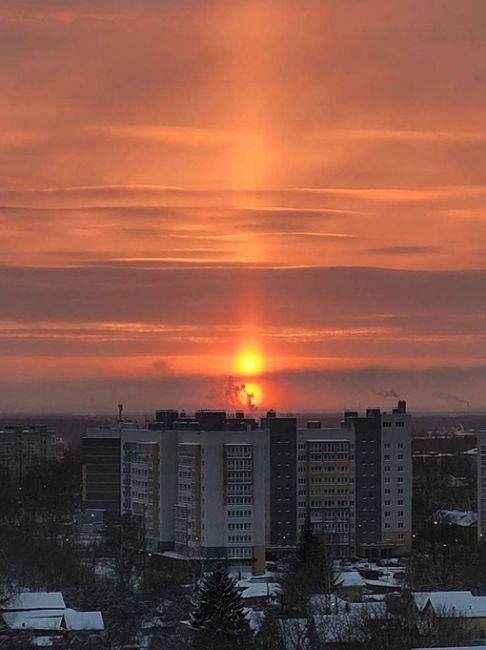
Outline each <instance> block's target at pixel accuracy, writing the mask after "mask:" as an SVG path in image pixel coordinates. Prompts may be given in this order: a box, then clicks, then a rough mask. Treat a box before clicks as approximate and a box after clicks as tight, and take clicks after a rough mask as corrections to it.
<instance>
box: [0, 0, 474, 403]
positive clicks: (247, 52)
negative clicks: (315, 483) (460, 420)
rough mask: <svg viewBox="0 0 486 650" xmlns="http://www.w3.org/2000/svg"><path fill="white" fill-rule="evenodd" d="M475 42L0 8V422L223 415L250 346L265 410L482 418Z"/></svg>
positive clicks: (132, 9)
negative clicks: (17, 413) (379, 409)
mask: <svg viewBox="0 0 486 650" xmlns="http://www.w3.org/2000/svg"><path fill="white" fill-rule="evenodd" d="M485 28H486V3H484V0H462V1H461V2H458V1H457V0H427V2H423V0H408V1H407V2H403V0H360V2H356V1H354V0H328V1H327V0H326V1H323V0H278V1H277V0H273V1H272V0H269V1H268V2H261V1H252V0H241V1H240V0H231V2H228V1H227V0H208V1H207V2H198V1H196V0H184V1H175V0H157V1H155V0H153V1H151V0H139V1H138V2H133V0H130V1H129V0H116V1H115V0H113V1H110V0H106V1H105V2H103V3H100V2H95V1H94V0H93V1H91V0H84V2H83V3H71V2H67V1H66V0H64V1H63V2H58V1H56V0H51V1H50V2H49V3H39V2H35V1H34V0H30V1H27V0H17V1H16V2H3V3H0V92H1V97H2V101H1V103H0V225H1V231H0V232H1V236H2V239H1V241H2V246H1V248H0V304H1V306H2V313H1V314H0V360H1V361H2V365H3V367H4V368H5V369H6V370H7V372H6V373H5V377H4V379H2V386H1V389H2V393H1V395H2V396H1V397H0V411H9V410H10V411H12V410H44V411H49V410H50V411H61V410H68V409H71V410H81V411H101V410H103V411H107V410H110V409H112V406H113V404H116V403H117V402H118V401H119V400H122V401H125V402H126V404H127V407H129V408H132V410H136V409H150V410H151V409H152V408H155V407H162V406H172V405H173V406H178V407H181V406H189V407H190V406H196V405H198V406H206V407H208V406H217V405H219V402H221V401H224V395H223V393H224V391H221V388H220V387H221V386H222V385H224V380H225V377H227V375H228V374H231V373H233V372H234V371H235V359H236V357H237V355H238V354H239V353H240V352H241V350H242V349H244V348H246V347H256V348H258V349H259V350H260V352H261V354H262V355H263V357H264V360H265V363H264V366H263V368H262V372H261V373H260V377H259V382H260V385H261V387H262V389H263V393H264V398H263V402H262V406H275V407H277V408H293V409H296V408H314V409H317V408H323V409H331V408H341V407H342V406H343V405H348V406H352V405H355V404H358V403H361V404H362V405H366V404H373V403H384V404H385V405H387V406H388V405H389V404H388V402H389V401H392V400H394V399H395V397H396V395H400V396H403V397H406V398H408V399H409V402H410V403H411V406H412V407H414V408H415V409H441V410H454V409H462V408H464V405H465V404H466V401H467V402H469V403H470V405H472V407H475V408H484V407H486V403H485V397H484V395H486V358H485V349H486V348H485V339H486V328H485V325H486V297H485V296H486V264H485V261H484V255H485V250H486V227H485V224H486V182H485V169H486V125H485V122H484V115H485V109H486V106H485V104H486V84H485V83H484V82H485V79H486V42H485V39H484V30H485ZM7 376H8V377H7ZM236 379H239V378H238V377H237V378H236ZM221 382H223V384H222V383H221Z"/></svg>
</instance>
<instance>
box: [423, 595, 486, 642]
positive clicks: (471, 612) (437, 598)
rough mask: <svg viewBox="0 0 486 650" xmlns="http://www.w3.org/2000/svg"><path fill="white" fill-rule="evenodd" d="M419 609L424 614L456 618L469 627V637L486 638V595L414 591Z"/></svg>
mask: <svg viewBox="0 0 486 650" xmlns="http://www.w3.org/2000/svg"><path fill="white" fill-rule="evenodd" d="M413 599H414V601H415V605H416V607H417V609H418V610H419V611H420V612H422V613H423V614H424V616H432V617H440V618H446V619H455V620H457V622H458V624H459V623H460V622H463V623H464V624H465V625H467V628H468V637H469V638H475V639H486V596H473V595H472V593H471V592H470V591H435V592H414V593H413Z"/></svg>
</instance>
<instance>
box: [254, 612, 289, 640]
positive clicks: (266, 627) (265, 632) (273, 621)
mask: <svg viewBox="0 0 486 650" xmlns="http://www.w3.org/2000/svg"><path fill="white" fill-rule="evenodd" d="M284 637H285V635H284V628H283V626H282V620H281V619H280V618H279V617H278V613H277V610H276V607H275V605H273V604H271V605H267V607H266V608H265V611H264V614H263V619H262V621H261V624H260V627H259V629H258V633H257V635H256V638H255V647H256V650H286V648H287V644H286V642H285V638H284Z"/></svg>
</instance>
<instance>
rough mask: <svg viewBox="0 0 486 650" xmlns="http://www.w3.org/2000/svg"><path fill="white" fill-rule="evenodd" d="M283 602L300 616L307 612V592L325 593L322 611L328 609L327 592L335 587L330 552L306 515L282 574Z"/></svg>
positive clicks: (329, 601) (330, 591) (334, 575)
mask: <svg viewBox="0 0 486 650" xmlns="http://www.w3.org/2000/svg"><path fill="white" fill-rule="evenodd" d="M281 582H282V591H283V605H284V608H285V609H287V610H293V611H294V613H298V614H299V615H301V616H305V615H307V613H308V612H307V606H308V602H309V599H310V597H311V596H313V595H315V594H318V595H325V596H327V597H328V598H327V599H326V606H325V610H326V612H325V613H330V611H331V594H332V592H333V591H334V590H335V587H336V572H335V568H334V561H333V556H332V553H331V549H330V548H329V546H328V544H327V543H326V540H325V538H324V537H323V536H318V535H316V534H315V533H314V532H313V530H312V524H311V523H310V521H309V518H307V519H306V522H305V524H304V527H303V529H302V533H301V536H300V539H299V543H298V545H297V549H296V552H295V555H294V557H293V560H292V562H291V564H290V566H289V568H288V570H287V571H286V572H285V574H284V575H283V577H282V580H281Z"/></svg>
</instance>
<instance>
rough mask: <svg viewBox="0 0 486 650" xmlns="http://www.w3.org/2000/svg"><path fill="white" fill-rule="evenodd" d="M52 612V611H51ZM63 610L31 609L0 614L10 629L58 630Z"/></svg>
mask: <svg viewBox="0 0 486 650" xmlns="http://www.w3.org/2000/svg"><path fill="white" fill-rule="evenodd" d="M51 612H52V613H51ZM63 614H64V610H45V609H44V610H31V611H27V612H8V613H4V614H2V618H3V620H4V621H5V623H6V624H7V625H8V626H9V628H11V629H12V630H22V629H25V628H27V629H32V630H60V629H61V623H62V617H63Z"/></svg>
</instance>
